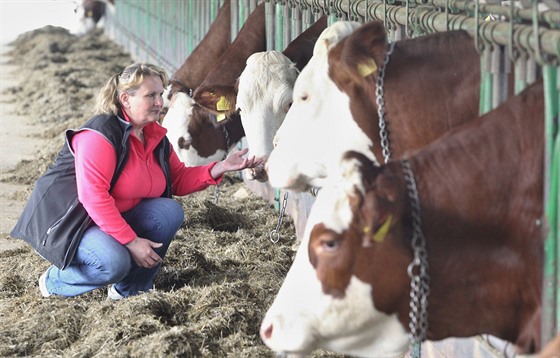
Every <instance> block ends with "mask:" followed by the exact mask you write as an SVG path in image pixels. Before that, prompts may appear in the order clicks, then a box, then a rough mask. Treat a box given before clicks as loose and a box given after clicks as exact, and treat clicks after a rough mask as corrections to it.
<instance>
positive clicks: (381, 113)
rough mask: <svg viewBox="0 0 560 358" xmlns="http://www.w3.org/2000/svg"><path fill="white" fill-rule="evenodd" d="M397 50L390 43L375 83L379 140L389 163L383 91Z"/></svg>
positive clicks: (389, 153)
mask: <svg viewBox="0 0 560 358" xmlns="http://www.w3.org/2000/svg"><path fill="white" fill-rule="evenodd" d="M394 49H395V43H394V42H389V49H388V50H387V53H385V60H384V61H383V65H382V66H381V67H380V68H379V74H378V75H377V81H376V82H375V97H376V98H375V100H376V102H377V117H378V118H379V138H380V142H381V153H382V154H383V159H384V160H385V163H387V162H388V161H389V159H390V157H391V152H390V150H389V135H388V134H387V121H386V120H385V99H384V98H383V96H384V91H383V81H384V78H385V68H386V67H387V64H388V63H389V57H390V56H391V54H392V53H393V50H394Z"/></svg>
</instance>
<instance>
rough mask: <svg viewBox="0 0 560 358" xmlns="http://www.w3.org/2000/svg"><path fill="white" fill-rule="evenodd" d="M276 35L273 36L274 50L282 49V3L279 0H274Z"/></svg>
mask: <svg viewBox="0 0 560 358" xmlns="http://www.w3.org/2000/svg"><path fill="white" fill-rule="evenodd" d="M275 10H276V16H275V22H276V36H275V37H274V50H276V51H282V50H283V49H284V41H283V40H284V36H283V35H284V21H283V18H284V5H282V2H281V1H278V2H276V7H275Z"/></svg>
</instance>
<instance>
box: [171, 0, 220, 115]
mask: <svg viewBox="0 0 560 358" xmlns="http://www.w3.org/2000/svg"><path fill="white" fill-rule="evenodd" d="M230 44H231V4H230V0H226V1H224V3H223V5H222V7H221V8H220V10H219V11H218V14H217V15H216V18H215V19H214V21H212V25H211V26H210V28H209V29H208V32H207V33H206V35H204V37H203V38H202V40H201V41H200V42H199V43H198V45H197V46H196V47H195V48H194V50H193V51H192V52H191V53H190V55H189V57H187V59H186V60H185V62H184V63H183V64H182V65H181V67H179V69H178V70H177V71H175V73H173V75H172V76H171V78H170V79H169V86H168V88H166V91H165V92H166V93H165V98H164V99H165V101H166V105H165V106H164V109H163V110H162V112H160V115H161V116H162V117H161V118H162V119H163V118H164V117H165V114H166V113H167V111H168V110H169V101H170V100H171V97H173V95H174V94H175V92H179V91H180V92H185V93H188V94H189V95H190V96H192V92H193V91H194V90H195V89H196V88H197V87H198V85H200V84H201V83H202V81H203V80H204V78H205V77H206V75H207V74H208V72H210V70H211V69H212V67H214V65H215V64H216V63H217V62H218V59H219V58H220V56H221V55H222V54H223V53H224V51H225V50H226V49H227V48H228V47H229V45H230ZM160 122H162V121H160Z"/></svg>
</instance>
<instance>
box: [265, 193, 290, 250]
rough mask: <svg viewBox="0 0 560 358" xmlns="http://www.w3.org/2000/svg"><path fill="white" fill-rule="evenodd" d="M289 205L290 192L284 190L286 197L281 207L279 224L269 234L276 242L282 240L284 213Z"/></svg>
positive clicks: (273, 241)
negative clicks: (281, 228) (281, 230)
mask: <svg viewBox="0 0 560 358" xmlns="http://www.w3.org/2000/svg"><path fill="white" fill-rule="evenodd" d="M287 205H288V192H287V191H286V192H284V199H283V200H282V206H281V207H280V214H279V215H278V224H276V228H274V230H272V231H271V232H270V234H269V237H270V241H272V243H273V244H276V243H277V242H278V240H280V227H281V226H282V221H284V213H285V212H286V206H287Z"/></svg>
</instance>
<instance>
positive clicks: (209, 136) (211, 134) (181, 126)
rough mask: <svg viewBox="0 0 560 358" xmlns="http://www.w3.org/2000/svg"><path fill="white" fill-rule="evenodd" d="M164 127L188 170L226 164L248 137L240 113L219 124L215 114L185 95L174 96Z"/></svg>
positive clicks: (182, 93) (179, 93)
mask: <svg viewBox="0 0 560 358" xmlns="http://www.w3.org/2000/svg"><path fill="white" fill-rule="evenodd" d="M162 125H163V127H165V128H166V129H167V138H168V139H169V141H170V142H171V144H172V145H173V149H174V150H175V152H176V153H177V155H178V156H179V158H180V159H181V161H182V162H183V163H185V164H186V165H188V166H195V165H204V164H208V163H211V162H214V161H220V160H223V159H224V158H225V156H226V155H227V153H228V152H229V151H230V150H231V149H232V148H233V147H234V146H235V144H236V143H237V142H238V141H239V140H241V138H243V137H244V136H245V132H244V131H243V126H242V125H241V118H240V116H239V114H238V113H233V114H232V115H230V116H229V117H228V118H227V119H226V120H223V121H220V122H219V123H218V121H217V120H216V115H215V114H213V113H211V112H209V111H207V110H206V109H205V108H203V107H201V106H199V105H197V104H196V103H195V102H194V100H193V99H192V98H191V97H190V96H189V95H188V94H186V93H184V92H176V93H175V94H174V95H173V97H172V98H171V102H170V106H169V111H168V112H167V114H166V116H165V118H164V121H163V123H162Z"/></svg>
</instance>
